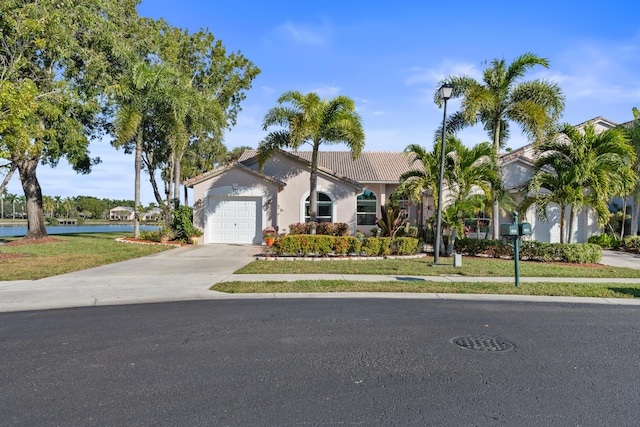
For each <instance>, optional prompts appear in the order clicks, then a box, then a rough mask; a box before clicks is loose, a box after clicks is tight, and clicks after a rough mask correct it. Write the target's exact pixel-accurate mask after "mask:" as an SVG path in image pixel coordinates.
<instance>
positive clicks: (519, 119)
mask: <svg viewBox="0 0 640 427" xmlns="http://www.w3.org/2000/svg"><path fill="white" fill-rule="evenodd" d="M537 65H540V66H542V67H545V68H548V67H549V61H548V60H547V59H545V58H540V57H538V56H536V55H534V54H532V53H525V54H523V55H521V56H519V57H518V58H516V59H515V60H514V61H513V62H512V63H511V64H509V65H508V66H507V64H506V63H505V61H504V59H500V60H499V59H494V60H493V61H491V63H490V67H488V68H486V69H485V70H484V73H483V77H482V82H478V81H476V80H474V79H473V78H471V77H468V76H449V77H447V78H445V79H444V80H442V81H441V84H445V83H446V84H451V85H453V93H452V97H453V98H462V109H461V110H460V111H459V112H457V113H454V114H453V115H452V116H451V117H450V119H449V124H448V125H447V129H449V130H450V131H452V132H455V131H457V130H460V129H461V128H463V127H465V126H471V125H474V124H475V123H476V122H478V121H480V122H481V123H482V124H483V125H484V129H485V130H486V131H487V132H488V134H489V136H490V137H491V138H492V140H493V156H494V158H495V159H496V161H497V158H498V154H499V151H500V148H503V147H504V146H505V143H506V141H507V139H508V138H509V122H515V123H517V124H518V125H520V127H521V128H522V131H523V132H524V133H525V134H526V135H527V136H528V137H529V138H530V139H532V140H540V139H541V137H542V136H543V135H544V133H545V130H546V129H547V128H548V127H549V126H550V125H551V124H552V123H555V121H556V120H557V119H558V118H559V117H560V115H561V114H562V111H563V110H564V97H563V95H562V91H561V90H560V88H559V87H558V85H557V84H555V83H552V82H549V81H545V80H539V79H537V80H533V81H521V79H522V78H523V77H524V75H525V74H526V72H527V71H529V70H531V69H532V68H534V67H535V66H537ZM434 100H435V102H436V103H437V104H438V105H440V103H441V102H442V99H441V98H440V93H439V91H436V93H435V95H434ZM498 199H499V198H498V197H496V195H494V196H493V209H492V210H493V212H492V215H491V216H492V222H493V227H492V231H493V235H494V237H495V235H496V233H497V231H498V227H499V220H500V218H499V215H500V210H499V203H498Z"/></svg>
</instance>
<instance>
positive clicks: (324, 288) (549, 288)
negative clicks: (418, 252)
mask: <svg viewBox="0 0 640 427" xmlns="http://www.w3.org/2000/svg"><path fill="white" fill-rule="evenodd" d="M211 290H213V291H219V292H226V293H300V292H313V293H318V292H413V293H458V294H503V295H540V296H572V297H597V298H640V285H635V284H633V285H627V284H620V283H553V282H548V283H522V282H521V283H520V286H519V287H515V286H514V284H513V282H511V283H487V282H476V283H466V282H455V283H451V282H427V281H424V280H402V281H386V282H385V281H381V282H360V281H348V280H298V281H295V282H281V281H265V282H222V283H217V284H216V285H214V286H212V287H211Z"/></svg>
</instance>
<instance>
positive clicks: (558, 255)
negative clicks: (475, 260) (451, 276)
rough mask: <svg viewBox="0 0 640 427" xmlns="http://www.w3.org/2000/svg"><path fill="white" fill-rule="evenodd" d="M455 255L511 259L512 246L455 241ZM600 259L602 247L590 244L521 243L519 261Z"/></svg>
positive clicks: (477, 240) (576, 261) (488, 241)
mask: <svg viewBox="0 0 640 427" xmlns="http://www.w3.org/2000/svg"><path fill="white" fill-rule="evenodd" d="M455 250H456V253H459V254H463V255H470V256H476V255H487V256H490V257H494V258H499V257H510V258H513V244H512V243H507V242H504V241H502V240H489V239H468V238H463V239H457V240H456V242H455ZM601 257H602V247H600V246H598V245H596V244H592V243H565V244H562V243H545V242H537V241H523V242H521V244H520V259H521V260H529V261H541V262H571V263H581V264H584V263H597V262H600V259H601Z"/></svg>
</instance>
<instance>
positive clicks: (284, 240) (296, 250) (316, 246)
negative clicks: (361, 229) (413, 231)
mask: <svg viewBox="0 0 640 427" xmlns="http://www.w3.org/2000/svg"><path fill="white" fill-rule="evenodd" d="M417 248H418V239H414V238H412V237H396V238H395V239H391V238H390V237H369V238H366V239H364V240H363V241H362V242H361V241H360V240H359V239H358V238H357V237H354V236H327V235H311V234H288V235H286V236H283V237H280V238H279V239H277V240H276V241H275V243H274V244H273V246H271V250H272V251H273V252H274V253H275V254H276V255H298V256H306V255H309V254H315V255H320V256H325V255H329V254H331V253H333V254H336V255H348V254H358V255H361V254H365V255H367V256H377V255H391V254H397V255H409V254H413V253H416V251H417Z"/></svg>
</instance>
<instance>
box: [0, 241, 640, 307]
mask: <svg viewBox="0 0 640 427" xmlns="http://www.w3.org/2000/svg"><path fill="white" fill-rule="evenodd" d="M261 252H262V248H261V247H259V246H252V245H222V244H220V245H199V246H183V247H180V248H176V249H171V250H168V251H165V252H161V253H158V254H155V255H151V256H147V257H144V258H137V259H133V260H129V261H123V262H119V263H115V264H109V265H104V266H101V267H96V268H92V269H88V270H83V271H77V272H74V273H68V274H62V275H59V276H53V277H48V278H44V279H39V280H24V281H14V282H0V312H9V311H25V310H42V309H53V308H69V307H87V306H97V305H114V304H138V303H149V302H165V301H184V300H202V299H229V298H349V297H355V298H437V299H479V300H510V301H513V300H519V301H536V302H541V301H557V302H581V303H600V304H625V305H640V300H634V299H623V298H619V299H603V298H565V297H527V296H517V295H464V294H407V293H398V294H394V293H380V294H375V293H365V294H362V293H322V294H266V295H264V294H246V295H238V294H224V293H220V292H213V291H210V290H209V288H210V287H211V286H212V285H214V284H215V283H218V282H223V281H262V280H287V281H294V280H319V279H323V280H336V279H337V280H361V281H364V280H367V281H386V280H398V281H409V280H422V281H431V282H436V281H438V282H442V281H449V282H513V281H514V278H513V277H465V276H458V275H438V276H393V275H386V276H378V275H343V274H308V275H301V274H290V275H260V274H259V275H252V274H250V275H247V274H243V275H235V274H233V273H234V272H235V271H236V270H237V269H239V268H241V267H243V266H244V265H246V264H248V263H249V262H251V261H252V260H253V259H255V257H256V256H258V255H261ZM605 252H606V254H605V255H603V263H606V264H608V265H615V266H620V267H633V268H640V258H639V256H638V255H635V254H628V253H625V252H620V253H617V252H616V253H614V252H610V251H605ZM520 281H521V282H522V283H526V282H549V281H553V282H581V283H586V282H592V283H595V282H600V283H619V284H639V283H640V279H606V278H605V279H584V278H579V279H575V278H537V277H521V278H520Z"/></svg>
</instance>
